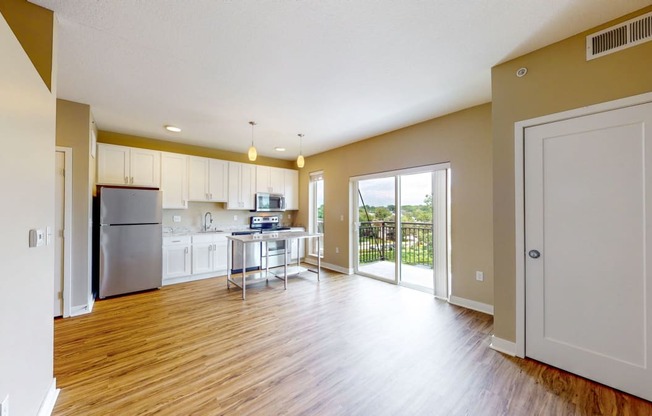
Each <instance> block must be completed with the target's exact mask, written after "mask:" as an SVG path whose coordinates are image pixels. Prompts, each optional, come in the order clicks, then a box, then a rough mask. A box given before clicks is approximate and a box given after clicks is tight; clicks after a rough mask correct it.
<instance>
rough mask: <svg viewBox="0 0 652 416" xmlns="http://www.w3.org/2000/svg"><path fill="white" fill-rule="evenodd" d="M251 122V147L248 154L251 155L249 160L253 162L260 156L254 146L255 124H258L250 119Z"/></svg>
mask: <svg viewBox="0 0 652 416" xmlns="http://www.w3.org/2000/svg"><path fill="white" fill-rule="evenodd" d="M249 124H251V147H250V148H249V151H248V152H247V156H248V157H249V160H251V161H252V162H253V161H255V160H256V157H258V152H256V148H255V147H254V126H255V125H256V122H255V121H250V122H249Z"/></svg>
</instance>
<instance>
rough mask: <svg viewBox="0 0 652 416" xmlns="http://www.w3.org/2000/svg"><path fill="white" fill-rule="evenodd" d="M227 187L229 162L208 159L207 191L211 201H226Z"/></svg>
mask: <svg viewBox="0 0 652 416" xmlns="http://www.w3.org/2000/svg"><path fill="white" fill-rule="evenodd" d="M228 187H229V162H227V161H226V160H218V159H209V160H208V193H209V195H210V196H211V199H210V200H211V201H215V202H226V200H227V199H228V192H227V190H228Z"/></svg>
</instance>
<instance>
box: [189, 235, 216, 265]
mask: <svg viewBox="0 0 652 416" xmlns="http://www.w3.org/2000/svg"><path fill="white" fill-rule="evenodd" d="M202 237H204V236H202ZM194 240H195V238H194V236H193V243H192V274H202V273H210V272H212V271H213V242H212V241H211V242H210V243H203V242H202V243H199V242H197V243H196V242H195V241H194Z"/></svg>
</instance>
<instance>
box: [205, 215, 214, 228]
mask: <svg viewBox="0 0 652 416" xmlns="http://www.w3.org/2000/svg"><path fill="white" fill-rule="evenodd" d="M207 218H210V220H211V222H210V223H209V222H208V219H207ZM211 224H213V214H211V213H210V211H209V212H207V213H206V214H204V231H208V230H209V229H210V228H211Z"/></svg>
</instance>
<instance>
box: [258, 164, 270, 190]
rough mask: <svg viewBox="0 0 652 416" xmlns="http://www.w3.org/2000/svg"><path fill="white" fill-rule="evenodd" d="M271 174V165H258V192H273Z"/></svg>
mask: <svg viewBox="0 0 652 416" xmlns="http://www.w3.org/2000/svg"><path fill="white" fill-rule="evenodd" d="M270 174H271V168H270V167H269V166H256V192H271V188H270Z"/></svg>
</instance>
